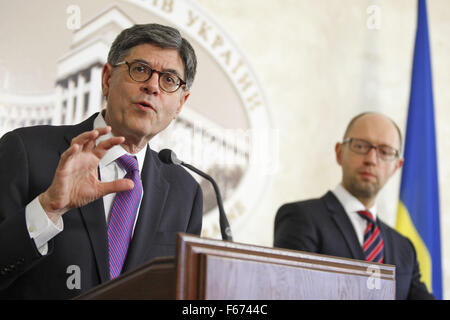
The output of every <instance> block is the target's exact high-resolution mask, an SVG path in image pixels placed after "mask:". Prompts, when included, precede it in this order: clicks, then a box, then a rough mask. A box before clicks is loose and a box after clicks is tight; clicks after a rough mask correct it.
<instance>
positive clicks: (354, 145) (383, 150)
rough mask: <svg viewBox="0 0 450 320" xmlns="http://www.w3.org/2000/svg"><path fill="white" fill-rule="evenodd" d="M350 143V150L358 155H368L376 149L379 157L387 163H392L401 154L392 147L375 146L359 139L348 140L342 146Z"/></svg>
mask: <svg viewBox="0 0 450 320" xmlns="http://www.w3.org/2000/svg"><path fill="white" fill-rule="evenodd" d="M346 143H348V145H349V147H350V150H351V151H353V152H354V153H357V154H362V155H366V154H368V153H369V152H370V150H372V148H373V149H375V151H376V153H377V156H378V157H379V158H381V159H383V160H385V161H392V160H394V159H396V158H398V157H399V155H400V152H399V151H398V150H397V149H395V148H392V147H391V146H388V145H385V144H380V145H377V146H376V145H373V144H372V143H370V142H369V141H366V140H363V139H357V138H346V139H344V141H342V144H346Z"/></svg>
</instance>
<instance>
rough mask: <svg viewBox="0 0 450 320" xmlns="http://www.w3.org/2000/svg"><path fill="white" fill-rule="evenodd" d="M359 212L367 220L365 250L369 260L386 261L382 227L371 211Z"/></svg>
mask: <svg viewBox="0 0 450 320" xmlns="http://www.w3.org/2000/svg"><path fill="white" fill-rule="evenodd" d="M358 214H359V215H360V216H361V217H362V218H364V219H365V220H366V221H367V227H366V230H365V231H364V244H363V251H364V256H365V258H366V260H367V261H370V262H378V263H384V242H383V238H382V236H381V232H380V228H379V227H378V225H377V223H376V222H375V220H374V218H373V215H372V214H371V213H370V211H367V210H362V211H358Z"/></svg>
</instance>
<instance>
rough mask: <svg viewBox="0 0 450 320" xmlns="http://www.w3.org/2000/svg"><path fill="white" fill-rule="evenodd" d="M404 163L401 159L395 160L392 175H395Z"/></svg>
mask: <svg viewBox="0 0 450 320" xmlns="http://www.w3.org/2000/svg"><path fill="white" fill-rule="evenodd" d="M404 162H405V160H404V159H403V158H400V159H398V160H397V162H396V164H395V169H394V173H395V171H397V170H398V169H400V168H401V167H402V166H403V163H404Z"/></svg>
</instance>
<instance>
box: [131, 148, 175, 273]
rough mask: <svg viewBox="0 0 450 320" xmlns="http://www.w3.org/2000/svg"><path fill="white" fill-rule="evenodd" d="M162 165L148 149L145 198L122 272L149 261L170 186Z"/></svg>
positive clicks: (144, 171)
mask: <svg viewBox="0 0 450 320" xmlns="http://www.w3.org/2000/svg"><path fill="white" fill-rule="evenodd" d="M160 165H161V163H160V162H159V160H158V159H156V155H155V154H154V153H153V151H151V150H150V148H149V147H147V152H146V154H145V160H144V166H143V168H142V173H141V179H142V187H143V189H144V196H143V198H142V202H141V207H140V209H139V216H138V220H137V222H136V227H135V229H134V234H133V238H132V240H131V243H130V247H129V248H128V253H127V258H126V260H125V264H124V267H123V270H122V272H124V271H127V270H130V269H133V268H135V267H136V266H138V265H140V264H142V263H144V262H145V261H146V260H147V259H148V258H147V256H148V255H147V254H146V252H147V251H148V248H149V244H150V243H151V241H152V238H153V236H154V235H155V233H156V232H157V228H158V226H159V221H160V218H161V215H162V213H163V209H164V205H165V203H166V199H167V195H168V192H169V184H168V182H167V181H166V180H165V179H164V177H163V176H162V175H161V171H160V169H159V166H160Z"/></svg>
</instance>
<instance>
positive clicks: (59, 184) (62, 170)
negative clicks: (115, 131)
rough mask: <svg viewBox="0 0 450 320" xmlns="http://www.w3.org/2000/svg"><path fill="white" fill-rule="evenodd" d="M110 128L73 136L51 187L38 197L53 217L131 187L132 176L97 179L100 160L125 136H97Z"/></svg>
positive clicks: (52, 218)
mask: <svg viewBox="0 0 450 320" xmlns="http://www.w3.org/2000/svg"><path fill="white" fill-rule="evenodd" d="M110 131H111V128H110V127H106V128H100V129H95V130H92V131H88V132H84V133H82V134H80V135H79V136H77V137H75V138H73V139H72V143H71V146H70V148H69V149H67V150H66V151H65V152H64V153H63V154H62V155H61V158H60V160H59V164H58V167H57V168H56V172H55V176H54V178H53V181H52V184H51V185H50V187H49V188H48V189H47V190H46V191H45V192H44V193H42V194H40V195H39V201H40V203H41V205H42V207H43V209H44V210H45V212H46V213H47V215H48V217H49V218H50V219H51V220H52V221H54V222H55V221H56V220H57V219H58V217H59V216H61V215H63V214H64V213H65V212H67V211H69V210H70V209H72V208H78V207H81V206H84V205H86V204H88V203H90V202H92V201H94V200H97V199H99V198H101V197H103V196H104V195H106V194H108V193H113V192H121V191H126V190H129V189H132V188H133V187H134V184H133V182H132V181H131V180H130V179H118V180H115V181H111V182H101V181H99V180H98V172H97V168H98V164H99V162H100V159H102V158H103V156H104V155H105V154H106V152H107V151H108V150H109V149H111V148H112V147H113V146H115V145H119V144H121V143H123V142H124V141H125V138H124V137H112V138H109V139H107V140H104V141H102V142H100V143H99V144H98V145H97V146H96V145H95V141H96V140H97V139H98V137H100V136H102V135H105V134H107V133H109V132H110Z"/></svg>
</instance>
